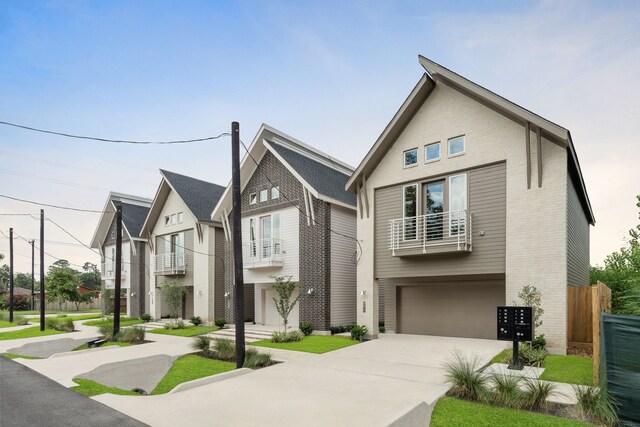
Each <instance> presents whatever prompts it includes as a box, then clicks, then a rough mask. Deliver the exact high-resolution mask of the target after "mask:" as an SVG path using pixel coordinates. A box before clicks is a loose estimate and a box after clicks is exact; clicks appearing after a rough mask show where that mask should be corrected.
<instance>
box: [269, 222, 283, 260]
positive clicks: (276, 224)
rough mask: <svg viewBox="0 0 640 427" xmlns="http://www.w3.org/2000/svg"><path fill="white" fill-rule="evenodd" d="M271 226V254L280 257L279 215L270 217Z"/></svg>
mask: <svg viewBox="0 0 640 427" xmlns="http://www.w3.org/2000/svg"><path fill="white" fill-rule="evenodd" d="M271 226H272V227H273V233H271V234H272V237H273V254H274V255H280V252H281V250H282V245H281V242H280V214H279V213H274V214H273V215H272V216H271Z"/></svg>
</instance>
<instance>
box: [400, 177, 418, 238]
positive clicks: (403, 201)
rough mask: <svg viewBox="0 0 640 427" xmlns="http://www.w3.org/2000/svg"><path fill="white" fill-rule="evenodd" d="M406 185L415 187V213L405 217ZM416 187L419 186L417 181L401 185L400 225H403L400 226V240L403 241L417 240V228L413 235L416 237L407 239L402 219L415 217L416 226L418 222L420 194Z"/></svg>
mask: <svg viewBox="0 0 640 427" xmlns="http://www.w3.org/2000/svg"><path fill="white" fill-rule="evenodd" d="M407 187H415V194H416V215H415V216H413V217H407V216H406V210H405V209H406V203H405V189H406V188H407ZM418 188H419V183H417V182H414V183H412V184H406V185H403V186H402V225H403V227H402V241H403V242H415V241H416V240H418V230H417V229H416V232H415V236H416V237H415V238H414V239H407V238H406V233H405V232H404V220H405V219H406V218H416V227H417V224H418V219H417V218H418V216H419V215H418V214H419V209H420V194H419V192H418Z"/></svg>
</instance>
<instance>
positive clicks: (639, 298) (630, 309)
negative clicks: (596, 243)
mask: <svg viewBox="0 0 640 427" xmlns="http://www.w3.org/2000/svg"><path fill="white" fill-rule="evenodd" d="M636 206H637V207H638V212H639V214H638V218H639V219H640V195H638V196H637V197H636ZM590 279H591V283H596V282H597V281H598V280H599V281H601V282H602V283H604V284H606V285H607V286H608V287H609V288H610V289H611V311H612V312H613V313H617V314H630V315H635V316H640V224H638V225H636V226H635V227H634V228H632V229H631V230H629V237H628V238H627V241H626V244H625V245H624V246H623V247H622V248H620V250H619V251H616V252H613V253H612V254H610V255H609V256H607V257H606V258H605V260H604V268H601V267H592V268H591V277H590Z"/></svg>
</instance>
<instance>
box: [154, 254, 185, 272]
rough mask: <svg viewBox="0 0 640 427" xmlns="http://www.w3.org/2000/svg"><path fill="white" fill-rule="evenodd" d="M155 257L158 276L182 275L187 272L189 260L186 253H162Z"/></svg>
mask: <svg viewBox="0 0 640 427" xmlns="http://www.w3.org/2000/svg"><path fill="white" fill-rule="evenodd" d="M154 258H155V269H154V273H155V275H156V276H182V275H184V274H186V272H187V260H186V259H185V256H184V254H181V253H170V254H160V255H156V256H155V257H154Z"/></svg>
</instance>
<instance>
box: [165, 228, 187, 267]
mask: <svg viewBox="0 0 640 427" xmlns="http://www.w3.org/2000/svg"><path fill="white" fill-rule="evenodd" d="M162 238H163V239H164V258H165V259H164V263H165V267H169V266H171V267H174V268H175V267H184V233H176V234H172V235H170V236H168V238H167V237H162Z"/></svg>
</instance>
